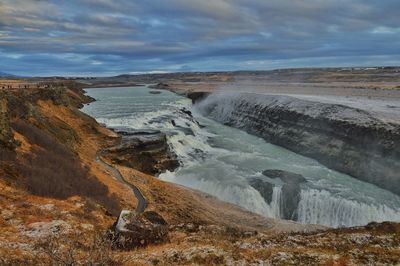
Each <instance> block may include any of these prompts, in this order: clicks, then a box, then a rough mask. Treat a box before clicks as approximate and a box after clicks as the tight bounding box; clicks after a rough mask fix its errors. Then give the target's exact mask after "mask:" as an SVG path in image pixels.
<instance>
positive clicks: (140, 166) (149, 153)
mask: <svg viewBox="0 0 400 266" xmlns="http://www.w3.org/2000/svg"><path fill="white" fill-rule="evenodd" d="M118 133H119V134H121V135H123V140H122V144H121V145H120V146H117V147H114V148H111V149H108V150H107V154H105V156H106V157H107V158H109V159H111V161H112V162H113V163H115V164H120V165H124V166H128V167H132V168H134V169H137V170H139V171H141V172H143V173H146V174H151V175H156V174H160V173H162V172H164V171H166V170H170V171H172V170H174V169H176V168H177V167H178V166H179V162H178V160H177V157H176V155H175V154H174V153H173V152H172V151H171V149H170V147H169V145H168V143H167V138H166V135H165V134H164V133H161V132H159V131H148V132H146V131H140V132H118Z"/></svg>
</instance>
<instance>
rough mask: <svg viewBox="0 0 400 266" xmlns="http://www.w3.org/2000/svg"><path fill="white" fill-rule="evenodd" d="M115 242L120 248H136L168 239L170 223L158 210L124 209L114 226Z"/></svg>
mask: <svg viewBox="0 0 400 266" xmlns="http://www.w3.org/2000/svg"><path fill="white" fill-rule="evenodd" d="M114 232H115V235H114V236H113V243H114V245H115V247H117V248H119V249H125V250H130V249H135V248H138V247H144V246H147V245H149V244H156V243H163V242H165V241H166V240H167V239H168V225H167V223H166V222H165V220H164V219H163V218H162V217H161V216H160V215H159V214H157V213H156V212H144V213H142V214H138V213H136V212H133V211H127V210H123V211H121V214H120V215H119V217H118V220H117V222H116V225H115V228H114Z"/></svg>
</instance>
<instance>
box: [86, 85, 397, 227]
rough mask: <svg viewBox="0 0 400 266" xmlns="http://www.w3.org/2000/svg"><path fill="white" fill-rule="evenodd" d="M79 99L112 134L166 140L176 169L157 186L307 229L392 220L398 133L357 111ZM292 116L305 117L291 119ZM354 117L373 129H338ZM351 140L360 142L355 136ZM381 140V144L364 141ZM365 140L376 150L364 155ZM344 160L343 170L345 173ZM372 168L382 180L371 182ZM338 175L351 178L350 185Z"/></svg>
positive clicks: (225, 98)
mask: <svg viewBox="0 0 400 266" xmlns="http://www.w3.org/2000/svg"><path fill="white" fill-rule="evenodd" d="M87 92H88V95H89V96H91V97H93V98H95V99H97V101H96V102H94V103H92V104H90V105H88V106H85V107H84V109H83V110H84V111H85V112H87V113H88V114H90V115H91V116H93V117H95V118H96V119H97V121H98V122H101V123H104V124H105V125H107V126H108V127H111V128H114V129H115V130H124V131H127V132H129V131H135V130H136V131H137V130H161V131H162V132H164V133H165V134H166V136H167V141H168V143H169V145H170V147H171V148H172V150H173V151H174V152H175V153H176V154H177V156H178V159H179V161H180V167H179V168H178V169H176V170H175V171H166V172H164V173H161V174H160V175H159V178H160V179H161V180H165V181H169V182H173V183H177V184H181V185H184V186H187V187H191V188H194V189H198V190H200V191H203V192H206V193H209V194H212V195H214V196H216V197H218V198H219V199H222V200H224V201H228V202H231V203H234V204H237V205H239V206H241V207H244V208H246V209H248V210H250V211H253V212H256V213H258V214H261V215H263V216H265V217H272V218H284V219H292V220H295V221H299V222H301V223H307V224H308V223H311V224H323V225H328V226H333V227H342V226H353V225H365V224H367V223H368V222H371V221H387V220H389V221H398V220H399V219H400V210H399V207H400V197H399V196H398V195H396V193H397V191H396V189H398V187H399V186H396V184H398V182H399V181H398V178H397V176H396V169H398V168H397V167H398V162H399V161H398V159H397V158H398V157H397V156H398V154H397V153H396V149H395V147H397V146H398V145H399V142H398V141H397V140H398V131H396V130H397V129H396V127H395V125H390V126H392V128H389V129H387V130H386V131H385V128H382V127H379V126H380V123H379V121H378V120H373V119H372V118H371V117H368V115H367V114H365V113H364V112H360V111H359V110H352V109H351V108H345V107H344V106H340V105H331V106H330V105H327V104H322V103H316V102H306V101H302V100H299V99H295V98H292V97H288V96H264V95H256V94H240V93H220V94H213V95H211V96H209V97H208V98H206V99H204V100H203V101H199V102H197V103H196V104H195V105H194V106H192V105H191V101H190V100H189V99H187V98H185V97H182V96H179V95H176V94H174V93H172V92H169V91H162V92H161V93H158V94H152V93H149V92H151V91H150V90H149V89H148V87H147V86H143V87H135V88H128V87H127V88H113V89H90V90H88V91H87ZM197 96H201V94H199V95H197ZM296 108H297V109H300V110H301V111H303V112H305V114H306V115H303V116H301V112H297V113H296V112H294V111H293V110H294V109H296ZM189 110H190V111H189ZM328 110H329V112H327V111H328ZM328 113H329V114H328ZM354 115H356V117H357V119H358V118H360V119H361V120H360V121H362V122H367V123H366V124H368V123H370V124H372V125H374V126H375V127H374V130H372V131H368V130H369V128H366V129H365V128H362V127H361V126H360V127H355V128H351V127H350V128H348V127H347V124H346V123H349V120H351V117H354ZM322 116H327V119H326V120H323V119H322ZM335 116H336V117H340V118H341V120H340V121H339V119H334V118H335ZM285 118H286V120H285ZM277 121H279V123H277ZM314 121H317V122H314ZM338 121H339V122H338ZM335 123H337V124H335ZM224 124H225V125H224ZM332 125H333V126H336V128H334V127H333V126H332ZM235 128H238V129H235ZM338 128H340V129H342V131H339V130H338ZM357 130H359V131H358V132H357ZM245 131H247V132H248V133H251V134H248V133H246V132H245ZM272 131H273V132H272ZM360 133H366V134H364V137H363V138H359V136H361V134H360ZM263 134H268V138H267V137H266V136H267V135H263ZM346 134H347V135H346ZM382 134H383V135H385V137H384V138H380V139H382V142H379V141H378V142H377V141H376V139H373V137H379V136H382ZM396 134H397V135H396ZM257 136H258V137H257ZM334 136H338V137H337V138H335V137H334ZM349 136H357V138H355V139H354V140H352V141H353V142H352V145H348V143H349V142H346V140H347V139H348V137H349ZM386 136H389V137H388V138H387V137H386ZM265 139H266V140H267V141H269V142H270V143H269V142H266V141H265ZM388 139H389V140H392V141H389V142H388V141H387V140H388ZM383 140H385V141H383ZM340 141H342V142H340ZM368 141H370V142H371V143H375V146H376V148H375V149H377V150H378V152H375V151H374V152H370V153H368V149H367V146H366V145H365V143H368ZM272 143H275V144H276V145H274V144H272ZM277 145H278V146H277ZM396 145H397V146H396ZM284 147H285V148H284ZM327 147H329V149H327ZM368 147H369V148H370V147H371V145H369V146H368ZM286 148H288V149H289V150H287V149H286ZM290 150H292V151H295V152H296V153H295V152H292V151H290ZM369 150H371V149H369ZM358 151H359V152H358ZM357 152H358V153H357ZM300 154H302V155H304V156H302V155H300ZM315 154H323V155H324V156H316V155H315ZM382 154H384V156H385V159H382V158H380V156H382ZM371 156H372V157H371ZM309 157H310V158H309ZM312 157H314V158H315V157H318V161H319V162H321V163H322V164H321V163H319V162H317V161H316V160H314V159H311V158H312ZM386 158H389V159H388V160H386ZM350 159H351V160H350ZM353 159H354V160H353ZM346 160H350V161H351V162H353V163H352V164H350V165H346V164H345V163H343V162H345V161H346ZM371 161H372V162H371ZM323 164H325V165H327V166H329V167H331V168H333V169H337V170H340V171H339V172H337V171H334V170H331V169H329V168H327V167H326V166H324V165H323ZM343 165H345V166H346V167H347V168H346V167H343ZM364 168H365V169H364ZM382 169H384V171H385V175H384V176H385V177H386V178H387V179H386V180H382V179H380V180H379V179H378V178H375V179H373V177H374V176H375V177H376V173H379V172H381V173H382ZM266 170H267V171H273V170H283V171H286V172H289V173H290V172H292V173H294V174H297V175H301V176H302V178H304V180H303V181H302V182H299V183H298V184H296V185H293V183H292V182H289V183H287V182H285V181H284V180H282V178H271V176H270V175H268V174H266V172H267V171H266ZM341 172H347V173H350V174H354V173H357V175H354V176H357V177H358V179H359V180H357V179H355V178H354V177H352V176H349V175H346V174H343V173H341ZM263 173H264V174H263ZM379 182H380V183H379ZM396 182H397V183H396ZM290 184H292V185H290ZM373 184H375V185H376V186H375V185H373ZM288 188H289V189H288ZM388 190H391V191H392V192H389V191H388ZM293 199H298V201H297V202H296V200H293Z"/></svg>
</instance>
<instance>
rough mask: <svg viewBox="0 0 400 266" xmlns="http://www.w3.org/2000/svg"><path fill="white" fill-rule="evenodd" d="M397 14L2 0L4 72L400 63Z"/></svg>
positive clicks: (0, 62)
mask: <svg viewBox="0 0 400 266" xmlns="http://www.w3.org/2000/svg"><path fill="white" fill-rule="evenodd" d="M399 12H400V1H399V0H209V1H207V0H146V1H143V0H0V71H2V72H7V73H12V74H16V75H25V76H50V75H64V76H110V75H117V74H122V73H126V74H136V73H158V72H181V71H232V70H268V69H276V68H295V67H333V66H339V67H342V66H383V65H400V15H399Z"/></svg>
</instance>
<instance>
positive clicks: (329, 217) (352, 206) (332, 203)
mask: <svg viewBox="0 0 400 266" xmlns="http://www.w3.org/2000/svg"><path fill="white" fill-rule="evenodd" d="M399 220H400V212H399V210H397V211H396V210H394V209H392V208H390V207H388V206H386V205H381V204H376V205H375V204H367V203H363V202H357V201H355V200H350V199H345V198H342V197H340V196H334V195H332V194H331V193H330V192H328V191H326V190H316V189H303V190H301V196H300V202H299V206H298V221H299V222H301V223H305V224H322V225H327V226H332V227H343V226H356V225H365V224H367V223H369V222H371V221H376V222H383V221H399Z"/></svg>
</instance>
